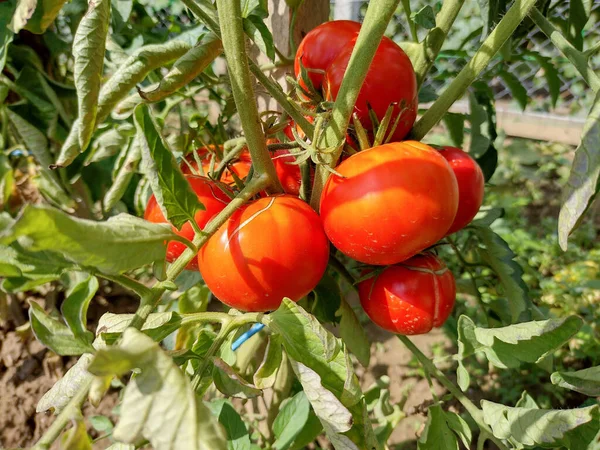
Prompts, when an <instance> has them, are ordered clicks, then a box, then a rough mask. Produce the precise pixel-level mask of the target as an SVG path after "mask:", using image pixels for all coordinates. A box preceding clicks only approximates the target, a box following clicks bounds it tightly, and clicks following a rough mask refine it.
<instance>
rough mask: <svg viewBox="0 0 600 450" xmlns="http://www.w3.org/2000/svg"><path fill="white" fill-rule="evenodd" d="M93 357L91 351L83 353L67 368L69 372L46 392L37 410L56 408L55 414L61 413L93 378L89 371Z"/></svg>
mask: <svg viewBox="0 0 600 450" xmlns="http://www.w3.org/2000/svg"><path fill="white" fill-rule="evenodd" d="M92 357H93V356H92V355H91V354H90V353H85V354H83V355H81V357H80V358H79V359H78V360H77V362H76V363H75V365H74V366H73V367H71V368H70V369H69V370H67V373H65V374H64V375H63V377H62V378H61V379H60V380H58V381H57V382H56V383H55V384H54V386H52V388H50V390H49V391H48V392H46V393H45V394H44V396H43V397H42V398H41V399H40V401H39V402H38V404H37V407H36V409H35V411H36V412H38V413H40V412H44V411H48V410H49V409H54V414H59V413H60V412H61V411H62V410H63V409H64V407H65V406H67V404H68V403H69V401H70V400H71V399H72V398H73V396H74V395H75V394H76V393H77V392H78V391H79V389H81V388H82V386H83V385H85V384H86V383H88V382H89V380H90V378H92V375H91V374H90V373H89V372H88V371H87V368H88V366H89V365H90V362H91V361H92Z"/></svg>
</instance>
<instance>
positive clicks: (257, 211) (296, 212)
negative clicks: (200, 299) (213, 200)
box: [198, 195, 329, 311]
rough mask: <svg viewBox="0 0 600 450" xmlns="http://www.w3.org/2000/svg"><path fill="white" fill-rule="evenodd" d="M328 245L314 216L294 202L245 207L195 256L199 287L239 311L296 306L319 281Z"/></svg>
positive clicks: (287, 198)
mask: <svg viewBox="0 0 600 450" xmlns="http://www.w3.org/2000/svg"><path fill="white" fill-rule="evenodd" d="M328 257H329V243H328V242H327V237H326V236H325V233H324V232H323V226H322V225H321V221H320V220H319V216H318V215H317V213H315V212H314V211H313V210H312V209H311V208H310V206H308V205H307V204H306V203H305V202H303V201H302V200H300V199H299V198H297V197H293V196H291V195H281V196H275V197H266V198H261V199H259V200H256V201H254V202H251V203H248V204H247V205H245V206H243V207H241V208H240V209H238V210H237V211H236V212H235V213H234V214H233V216H231V218H230V219H229V220H228V221H227V222H226V223H225V224H224V225H223V226H222V227H221V228H220V229H219V230H218V231H217V232H216V234H215V235H213V236H212V237H211V238H210V239H209V240H208V242H207V243H206V244H205V245H204V246H203V247H202V248H201V249H200V252H199V253H198V264H199V266H200V272H201V273H202V277H203V278H204V282H205V283H206V285H207V286H208V287H209V289H210V290H211V291H212V292H213V294H215V296H216V297H217V298H218V299H219V300H221V301H222V302H223V303H225V304H227V305H229V306H231V307H233V308H236V309H239V310H241V311H271V310H274V309H277V308H278V307H279V305H280V304H281V300H282V299H283V297H289V298H291V299H292V300H293V301H298V300H300V299H301V298H302V297H304V296H305V295H306V294H308V293H309V292H310V291H311V290H312V289H313V288H314V287H315V286H316V285H317V283H318V282H319V280H320V279H321V277H322V276H323V273H325V269H326V268H327V261H328Z"/></svg>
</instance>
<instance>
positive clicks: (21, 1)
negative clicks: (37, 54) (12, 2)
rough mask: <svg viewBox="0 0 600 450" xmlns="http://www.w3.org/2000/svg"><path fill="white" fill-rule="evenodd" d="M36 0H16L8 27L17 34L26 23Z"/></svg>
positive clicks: (33, 9)
mask: <svg viewBox="0 0 600 450" xmlns="http://www.w3.org/2000/svg"><path fill="white" fill-rule="evenodd" d="M36 6H37V0H17V7H16V9H15V12H14V13H13V16H12V19H11V21H10V25H9V27H10V29H11V30H12V31H13V33H15V34H17V33H18V32H19V31H21V30H22V29H23V28H25V25H26V24H27V21H28V20H29V19H30V18H31V16H32V15H33V12H34V11H35V7H36Z"/></svg>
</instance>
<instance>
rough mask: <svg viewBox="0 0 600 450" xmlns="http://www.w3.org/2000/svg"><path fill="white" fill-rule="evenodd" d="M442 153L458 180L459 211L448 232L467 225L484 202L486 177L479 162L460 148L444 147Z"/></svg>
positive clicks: (453, 231)
mask: <svg viewBox="0 0 600 450" xmlns="http://www.w3.org/2000/svg"><path fill="white" fill-rule="evenodd" d="M440 153H441V154H442V156H443V157H444V158H446V160H447V161H448V162H449V163H450V167H452V170H453V171H454V175H455V176H456V181H457V182H458V211H457V213H456V217H455V218H454V222H453V223H452V226H451V227H450V229H449V230H448V232H447V233H446V234H452V233H456V232H457V231H458V230H461V229H463V228H464V227H466V226H467V225H468V224H469V223H470V222H471V220H473V217H475V215H476V214H477V211H479V208H480V207H481V204H482V203H483V188H484V184H485V178H484V176H483V172H482V171H481V167H479V164H477V162H476V161H475V160H474V159H473V158H471V157H470V156H469V154H468V153H465V152H463V151H462V150H461V149H460V148H456V147H444V148H443V149H442V150H441V151H440Z"/></svg>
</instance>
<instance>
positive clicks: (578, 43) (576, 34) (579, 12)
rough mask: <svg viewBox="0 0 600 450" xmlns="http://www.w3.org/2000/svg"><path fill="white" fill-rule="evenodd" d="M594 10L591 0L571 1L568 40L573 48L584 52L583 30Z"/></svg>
mask: <svg viewBox="0 0 600 450" xmlns="http://www.w3.org/2000/svg"><path fill="white" fill-rule="evenodd" d="M591 9H592V1H591V0H570V1H569V19H568V21H567V31H568V33H567V36H566V37H567V39H569V41H570V42H571V44H573V46H574V47H575V48H576V49H577V50H579V51H581V50H583V29H584V28H585V24H586V23H587V22H588V20H589V17H590V13H591Z"/></svg>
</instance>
